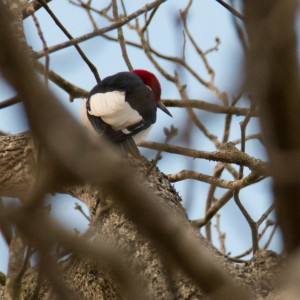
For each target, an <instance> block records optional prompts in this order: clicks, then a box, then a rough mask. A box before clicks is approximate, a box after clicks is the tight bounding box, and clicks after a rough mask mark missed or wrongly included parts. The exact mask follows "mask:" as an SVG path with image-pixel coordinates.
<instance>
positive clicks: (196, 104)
mask: <svg viewBox="0 0 300 300" xmlns="http://www.w3.org/2000/svg"><path fill="white" fill-rule="evenodd" d="M163 103H164V104H165V105H166V106H169V107H191V108H197V109H201V110H205V111H209V112H213V113H222V114H232V115H237V116H245V115H247V113H248V112H249V108H244V107H236V106H223V105H219V104H214V103H210V102H206V101H203V100H196V99H184V100H175V99H163ZM253 116H254V117H257V114H256V113H254V114H253Z"/></svg>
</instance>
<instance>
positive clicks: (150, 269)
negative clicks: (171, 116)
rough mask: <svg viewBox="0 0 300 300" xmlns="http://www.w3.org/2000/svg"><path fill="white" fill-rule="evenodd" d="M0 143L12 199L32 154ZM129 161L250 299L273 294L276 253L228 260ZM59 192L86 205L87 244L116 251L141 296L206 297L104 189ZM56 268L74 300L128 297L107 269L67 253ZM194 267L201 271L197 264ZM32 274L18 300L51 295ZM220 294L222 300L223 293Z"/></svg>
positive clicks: (23, 142)
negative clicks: (241, 261) (140, 288)
mask: <svg viewBox="0 0 300 300" xmlns="http://www.w3.org/2000/svg"><path fill="white" fill-rule="evenodd" d="M0 145H1V148H0V161H1V168H0V174H5V173H6V174H8V176H7V177H4V176H1V177H0V178H4V179H5V180H1V182H0V193H1V195H2V196H3V195H6V194H9V195H10V196H17V195H19V194H20V193H23V194H24V193H26V192H28V189H29V187H30V186H31V184H32V180H33V176H32V174H34V171H33V170H34V161H35V160H34V157H35V156H37V155H36V154H35V153H36V150H35V148H34V147H33V143H32V141H31V138H30V135H29V134H28V133H22V134H18V135H10V136H0ZM12 149H13V151H12ZM29 149H30V151H29ZM12 161H17V162H19V163H18V164H17V165H18V168H17V169H16V167H15V166H16V164H14V165H13V168H12V169H10V166H11V163H12ZM130 163H131V165H132V166H134V169H135V170H136V171H137V172H138V173H139V174H140V175H141V176H143V177H144V178H145V180H144V184H145V187H149V188H151V189H152V190H153V191H154V193H155V194H156V195H157V196H158V199H159V201H161V204H162V205H166V206H167V207H168V209H169V210H170V213H171V212H175V213H176V214H177V215H180V216H182V217H184V220H185V221H184V223H182V226H183V227H186V228H188V230H190V234H192V235H194V236H197V239H198V243H199V247H203V246H204V247H205V248H206V249H207V250H208V251H209V252H210V253H211V254H213V256H214V257H215V259H216V260H217V261H218V263H220V264H221V265H222V266H223V267H222V268H224V270H226V272H228V273H229V274H230V276H232V277H233V278H235V280H236V281H237V282H238V283H239V284H240V285H242V286H244V287H246V288H247V289H249V290H250V292H251V294H252V296H253V297H255V298H258V297H259V296H261V297H265V296H267V295H268V294H269V292H270V291H271V290H273V288H274V284H275V283H274V280H273V274H275V273H276V272H275V270H276V268H277V266H278V262H279V258H278V257H277V255H276V254H274V253H272V252H270V251H259V252H258V253H257V254H256V256H255V257H254V258H253V260H252V262H251V263H250V264H248V265H244V264H236V263H233V262H231V261H229V260H228V259H227V258H225V257H224V256H222V255H221V254H220V253H219V252H218V251H217V250H216V249H215V248H214V247H212V246H211V245H210V244H209V243H207V242H206V241H205V239H204V238H203V237H202V236H201V235H200V234H199V232H198V231H197V230H195V229H193V228H192V226H191V225H190V222H189V220H188V218H187V215H186V213H185V210H184V209H183V207H182V205H181V199H180V197H179V196H178V193H177V192H176V190H175V189H174V187H173V186H172V185H171V184H170V183H169V181H168V179H167V177H166V176H165V175H164V174H163V173H161V172H160V171H159V170H158V169H157V168H154V169H153V170H151V172H150V173H149V174H147V173H148V170H149V166H150V162H148V161H147V160H146V159H141V160H134V159H130ZM15 170H17V171H15ZM20 174H22V176H20ZM16 183H17V185H18V187H19V188H18V192H17V194H14V193H13V192H12V191H14V190H15V187H16ZM60 192H64V193H69V194H71V195H73V196H75V197H77V198H78V199H80V200H82V201H83V202H84V203H86V204H87V205H88V207H89V210H90V213H91V217H92V221H91V224H92V229H90V230H92V233H91V236H90V237H89V240H92V241H93V243H100V244H101V243H103V242H105V243H107V242H109V244H110V245H113V248H114V250H116V249H117V252H118V253H120V255H121V256H122V257H125V260H126V263H127V264H128V267H129V269H131V271H132V272H133V273H134V274H136V276H137V278H138V283H137V284H139V285H140V286H143V290H144V292H145V295H147V296H148V297H149V299H204V298H206V296H205V294H204V293H203V292H202V291H201V289H200V288H199V287H198V286H197V285H196V284H195V283H194V282H193V280H192V279H190V277H189V276H188V275H186V274H185V273H184V272H183V271H182V270H181V269H180V268H179V267H178V266H177V265H176V264H174V263H173V262H172V261H171V260H169V259H168V253H164V255H162V252H161V251H162V249H158V248H157V246H156V245H155V244H154V243H153V242H152V241H151V240H150V239H149V238H148V237H147V236H145V235H144V233H143V232H141V230H140V229H139V228H138V226H137V225H135V224H134V223H133V222H132V221H131V220H130V218H129V217H128V216H127V214H126V213H125V211H124V209H123V208H122V207H121V206H120V205H119V203H118V202H115V201H114V200H113V199H112V198H111V197H110V196H109V195H107V194H106V193H105V192H104V191H102V190H99V189H97V188H95V187H92V186H89V185H81V186H72V187H66V188H65V190H61V191H60ZM153 218H155V216H153ZM45 234H47V233H46V232H45ZM157 234H158V235H159V234H160V233H159V232H157ZM174 235H176V233H174ZM174 238H175V236H174ZM58 268H59V273H61V274H62V275H63V276H62V277H63V279H62V282H65V283H66V285H67V286H68V288H69V289H70V290H71V291H73V292H74V295H76V296H77V297H78V299H128V298H126V295H124V293H123V289H121V288H120V286H119V284H118V280H115V278H114V277H113V276H112V275H111V272H110V270H109V268H108V269H106V268H104V269H101V270H100V269H99V268H97V267H96V266H95V263H94V262H93V261H92V260H87V259H82V258H80V257H78V256H75V255H73V256H71V257H68V258H67V259H64V260H62V261H61V262H60V263H59V267H58ZM199 268H200V269H201V266H199ZM122 272H123V271H122V270H120V274H119V276H120V277H121V278H122V277H126V276H127V274H126V273H125V274H124V272H123V273H122ZM38 274H39V272H38V268H36V267H33V268H30V269H28V270H27V271H26V273H25V275H24V277H23V280H22V286H21V299H32V297H37V299H47V297H49V296H51V295H52V296H53V295H55V294H56V293H57V291H56V290H55V289H54V288H53V286H51V284H49V282H48V281H46V280H42V283H39V282H40V279H39V275H38ZM38 286H39V291H38V292H37V287H38ZM0 291H1V292H0V299H6V298H5V287H2V288H1V290H0ZM223 292H224V297H225V291H223ZM1 293H2V294H1ZM35 293H37V294H35ZM34 295H35V296H34ZM224 299H225V298H224Z"/></svg>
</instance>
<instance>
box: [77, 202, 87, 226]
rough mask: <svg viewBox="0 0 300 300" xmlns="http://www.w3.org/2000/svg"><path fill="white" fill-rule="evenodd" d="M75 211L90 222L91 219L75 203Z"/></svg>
mask: <svg viewBox="0 0 300 300" xmlns="http://www.w3.org/2000/svg"><path fill="white" fill-rule="evenodd" d="M75 209H76V210H78V211H79V212H80V213H81V214H82V215H83V216H84V217H85V218H86V219H87V220H88V221H89V222H91V218H90V217H89V216H88V215H87V214H86V213H85V212H84V211H83V209H82V207H81V205H79V204H78V203H75Z"/></svg>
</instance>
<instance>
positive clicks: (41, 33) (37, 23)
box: [31, 0, 50, 86]
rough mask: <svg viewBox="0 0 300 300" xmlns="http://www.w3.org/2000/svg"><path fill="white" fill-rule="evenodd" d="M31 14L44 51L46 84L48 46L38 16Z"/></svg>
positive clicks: (46, 77) (48, 61) (46, 78)
mask: <svg viewBox="0 0 300 300" xmlns="http://www.w3.org/2000/svg"><path fill="white" fill-rule="evenodd" d="M38 1H39V0H38ZM31 16H32V19H33V21H34V24H35V27H36V29H37V32H38V35H39V37H40V40H41V42H42V44H43V50H44V53H45V67H44V79H45V84H46V86H48V77H49V63H50V58H49V52H48V46H47V42H46V40H45V37H44V34H43V31H42V28H41V26H40V23H39V20H38V18H37V17H36V16H35V14H32V15H31Z"/></svg>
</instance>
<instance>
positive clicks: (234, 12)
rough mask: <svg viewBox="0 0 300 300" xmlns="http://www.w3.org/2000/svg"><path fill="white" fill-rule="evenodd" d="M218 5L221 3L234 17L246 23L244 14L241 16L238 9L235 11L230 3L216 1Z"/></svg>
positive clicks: (220, 0) (221, 0)
mask: <svg viewBox="0 0 300 300" xmlns="http://www.w3.org/2000/svg"><path fill="white" fill-rule="evenodd" d="M216 1H217V2H218V3H220V4H221V5H222V6H224V7H225V8H226V9H227V10H228V11H230V12H231V13H232V14H233V15H235V16H236V17H238V18H239V19H241V20H243V21H244V17H243V15H242V14H240V13H239V12H238V11H237V10H236V9H234V8H233V7H231V6H230V5H229V4H228V3H226V2H225V1H223V0H216Z"/></svg>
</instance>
